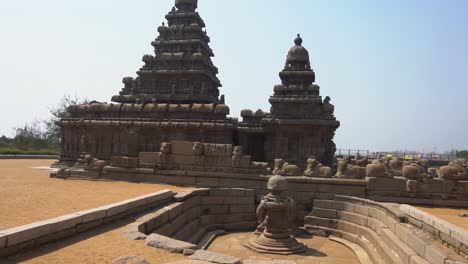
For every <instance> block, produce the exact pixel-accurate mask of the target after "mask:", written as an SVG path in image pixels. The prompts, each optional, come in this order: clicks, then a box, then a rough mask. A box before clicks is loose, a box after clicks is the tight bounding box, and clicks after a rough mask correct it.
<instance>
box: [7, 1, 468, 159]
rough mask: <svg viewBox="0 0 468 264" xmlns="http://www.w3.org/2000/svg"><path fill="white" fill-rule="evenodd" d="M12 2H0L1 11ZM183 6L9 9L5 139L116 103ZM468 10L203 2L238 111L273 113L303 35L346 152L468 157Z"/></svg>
mask: <svg viewBox="0 0 468 264" xmlns="http://www.w3.org/2000/svg"><path fill="white" fill-rule="evenodd" d="M0 1H1V0H0ZM173 5H174V0H134V1H124V0H113V1H111V0H101V1H90V0H82V1H79V2H77V1H58V0H44V1H40V2H38V1H32V0H24V1H3V2H2V5H1V6H2V8H1V9H0V22H1V25H0V34H1V35H2V39H3V41H2V42H0V56H1V58H2V60H0V71H1V72H2V74H3V83H2V88H1V91H2V93H3V98H4V100H3V101H2V104H0V111H1V113H2V115H1V120H2V122H1V123H0V136H1V135H3V134H5V135H7V136H12V135H13V132H14V131H13V128H14V127H21V126H23V125H24V124H25V123H27V122H31V121H33V120H34V119H44V118H46V117H47V116H48V108H49V107H51V106H53V105H55V104H57V103H58V102H59V101H60V99H61V98H62V97H63V96H64V95H67V94H68V95H77V96H79V97H81V98H85V97H86V98H89V99H91V100H97V101H107V102H109V101H110V98H111V97H112V95H115V94H118V92H119V91H120V89H121V88H122V87H123V84H122V83H121V81H122V78H123V77H125V76H133V77H135V76H136V74H135V71H137V70H138V69H139V68H140V67H141V66H142V62H141V58H142V56H143V55H144V54H152V53H153V47H152V46H151V45H150V43H151V41H153V40H154V39H155V38H156V37H157V35H158V32H157V27H158V26H159V25H160V24H161V23H162V22H165V21H166V20H165V18H164V16H165V15H166V14H167V12H168V11H169V10H170V9H171V8H172V6H173ZM467 11H468V1H463V0H453V1H435V0H429V1H423V0H414V1H403V0H396V1H390V0H383V1H378V2H376V1H370V0H367V1H364V0H363V1H345V0H337V1H326V0H321V1H310V0H291V1H266V0H257V1H247V0H237V1H233V2H228V1H219V0H199V8H198V12H199V13H200V15H201V16H202V18H203V19H204V20H205V22H206V24H207V28H206V29H207V32H208V35H209V36H210V38H211V43H210V46H211V48H212V49H213V51H214V53H215V57H214V58H213V62H214V64H215V65H216V66H217V67H218V68H219V72H220V74H219V75H218V77H219V79H220V80H221V83H222V84H223V87H222V88H221V93H222V94H225V95H226V103H227V104H228V105H229V107H230V108H231V116H232V117H239V116H240V111H241V110H242V109H246V108H248V109H253V110H256V109H258V108H261V109H263V110H264V111H269V109H270V105H269V103H268V99H269V96H270V95H272V93H273V86H274V85H275V84H278V83H280V79H279V77H278V72H279V71H280V70H281V69H282V67H283V65H284V60H285V58H286V54H287V52H288V50H289V48H290V47H292V46H293V39H294V38H295V36H296V34H297V33H300V34H301V36H302V37H303V39H304V43H303V46H304V47H306V48H307V49H308V50H309V53H310V57H311V65H312V67H313V68H314V70H315V72H316V75H317V82H316V83H317V84H318V85H319V86H320V87H321V91H320V92H321V95H322V96H323V97H325V96H330V97H331V99H332V101H331V102H332V103H333V104H334V105H335V115H336V117H337V119H338V120H339V121H340V122H341V127H340V128H339V129H338V130H337V133H336V136H335V142H336V144H337V147H338V148H352V149H363V150H364V149H369V150H372V151H391V150H398V149H401V150H415V151H425V152H431V151H433V150H434V149H435V148H437V150H438V151H444V150H450V149H468V138H467V137H466V136H465V133H466V132H465V131H466V130H468V107H467V103H466V101H467V99H468V91H467V90H468V89H467V87H466V86H467V81H468V56H467V55H468V49H467V47H468V28H467V26H466V25H468V16H467V14H468V12H467Z"/></svg>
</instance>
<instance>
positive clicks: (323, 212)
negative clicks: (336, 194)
mask: <svg viewBox="0 0 468 264" xmlns="http://www.w3.org/2000/svg"><path fill="white" fill-rule="evenodd" d="M312 215H313V216H317V217H321V218H332V219H336V217H337V214H336V210H333V209H322V208H314V209H313V210H312Z"/></svg>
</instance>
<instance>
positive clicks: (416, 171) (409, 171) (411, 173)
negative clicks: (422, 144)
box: [402, 163, 427, 180]
mask: <svg viewBox="0 0 468 264" xmlns="http://www.w3.org/2000/svg"><path fill="white" fill-rule="evenodd" d="M402 175H403V177H404V178H406V179H409V180H418V179H422V178H426V177H427V172H426V169H424V168H423V167H422V166H421V165H419V164H417V163H411V164H410V165H405V166H403V169H402Z"/></svg>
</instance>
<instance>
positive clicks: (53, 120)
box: [0, 95, 88, 153]
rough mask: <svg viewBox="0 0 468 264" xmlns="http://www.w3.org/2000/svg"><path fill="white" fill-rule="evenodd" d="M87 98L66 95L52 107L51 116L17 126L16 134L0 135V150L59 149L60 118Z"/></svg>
mask: <svg viewBox="0 0 468 264" xmlns="http://www.w3.org/2000/svg"><path fill="white" fill-rule="evenodd" d="M87 102H88V100H87V99H80V98H79V97H77V96H76V95H75V96H73V97H72V96H70V95H66V96H64V97H63V98H62V99H61V100H60V102H59V103H58V104H57V105H56V106H53V107H51V108H50V114H51V117H50V118H49V119H46V120H43V121H40V120H35V121H33V122H31V123H27V124H26V125H24V126H23V127H20V128H15V136H14V137H13V138H7V137H5V136H2V137H0V148H2V149H3V150H0V152H4V153H10V152H12V150H13V152H14V151H15V150H25V151H26V150H58V149H59V148H60V139H61V131H60V125H59V122H60V119H62V118H67V117H69V116H70V114H69V113H68V107H69V106H70V105H74V104H82V103H87Z"/></svg>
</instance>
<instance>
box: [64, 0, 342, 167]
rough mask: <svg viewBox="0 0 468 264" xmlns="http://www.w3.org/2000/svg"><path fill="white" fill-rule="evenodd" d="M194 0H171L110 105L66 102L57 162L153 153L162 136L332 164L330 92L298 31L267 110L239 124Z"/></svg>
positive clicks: (256, 156) (260, 156)
mask: <svg viewBox="0 0 468 264" xmlns="http://www.w3.org/2000/svg"><path fill="white" fill-rule="evenodd" d="M197 5H198V1H197V0H176V1H175V7H174V8H173V9H172V10H171V11H170V12H169V13H168V14H167V15H166V19H167V24H166V23H163V24H162V25H161V26H159V28H158V32H159V36H158V37H157V38H156V39H155V40H154V41H153V42H152V43H151V45H152V46H153V47H154V54H152V55H145V56H143V62H144V64H143V66H142V67H141V68H140V69H139V70H138V71H137V77H136V78H133V77H125V78H124V79H123V84H124V87H123V89H122V90H121V91H120V93H119V94H118V95H115V96H113V97H112V103H99V102H91V103H90V104H85V105H75V106H72V107H70V109H69V112H70V118H67V119H63V120H62V121H61V127H62V132H63V133H62V134H63V136H62V154H61V157H60V161H61V163H62V164H74V163H75V162H76V161H77V160H78V159H79V158H80V155H81V154H82V153H87V154H90V155H92V156H93V157H95V158H97V159H100V160H110V159H111V157H113V156H129V157H137V156H138V155H139V153H142V152H155V151H159V149H160V145H161V143H163V142H171V141H187V142H201V143H211V144H232V145H234V146H242V150H243V153H242V154H244V155H249V156H251V159H252V160H255V161H259V162H268V163H269V164H270V165H271V164H273V162H274V160H275V159H284V160H287V161H288V162H291V163H294V164H298V165H302V166H305V164H306V161H307V159H308V158H310V157H314V158H316V159H318V160H319V161H321V162H322V163H325V164H330V163H331V161H332V158H333V155H334V153H335V144H334V143H333V137H334V133H335V130H336V129H337V128H338V127H339V125H340V124H339V122H338V121H336V119H335V117H334V116H333V111H334V106H333V105H331V104H330V98H329V97H326V98H325V99H323V98H322V97H321V96H320V93H319V92H320V87H319V86H318V85H316V84H314V82H315V73H314V71H313V70H312V69H311V66H310V60H309V53H308V51H307V50H306V49H305V48H304V47H303V46H302V42H303V40H302V38H301V37H300V36H299V35H298V37H297V38H296V39H295V41H294V42H295V45H294V46H293V47H292V48H291V49H290V51H289V53H288V55H287V59H286V64H285V66H284V68H283V70H282V71H281V72H280V74H279V75H280V78H281V82H282V84H280V85H277V86H275V87H274V94H273V96H271V98H270V103H271V106H272V107H271V113H267V112H263V111H262V110H258V111H255V112H254V111H251V110H243V111H242V113H241V116H242V118H243V121H242V122H239V121H238V119H237V118H230V117H228V115H229V114H230V110H229V107H228V106H227V105H226V104H225V100H224V95H220V90H219V88H220V87H221V82H220V80H219V79H218V78H217V76H216V75H217V73H218V68H216V66H215V65H214V64H213V62H212V60H211V57H213V56H214V54H213V51H212V50H211V48H210V47H209V42H210V37H209V36H208V35H207V33H206V30H204V28H205V22H204V21H203V19H202V18H201V17H200V15H199V14H198V12H196V9H197Z"/></svg>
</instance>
